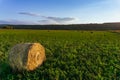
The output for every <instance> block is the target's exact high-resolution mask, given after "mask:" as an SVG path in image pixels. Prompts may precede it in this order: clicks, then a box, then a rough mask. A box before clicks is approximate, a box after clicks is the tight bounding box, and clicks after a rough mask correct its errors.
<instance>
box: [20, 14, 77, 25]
mask: <svg viewBox="0 0 120 80" xmlns="http://www.w3.org/2000/svg"><path fill="white" fill-rule="evenodd" d="M19 14H21V15H28V16H34V17H40V18H42V19H43V20H38V22H39V24H68V23H70V22H71V23H72V22H74V21H75V20H76V18H72V17H63V18H62V17H53V16H44V15H40V14H36V13H31V12H19Z"/></svg>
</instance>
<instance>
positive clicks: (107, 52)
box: [0, 30, 120, 80]
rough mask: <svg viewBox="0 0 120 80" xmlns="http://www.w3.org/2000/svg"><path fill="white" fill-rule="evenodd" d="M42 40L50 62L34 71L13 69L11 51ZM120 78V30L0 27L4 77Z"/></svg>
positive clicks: (42, 79)
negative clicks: (17, 45) (10, 57)
mask: <svg viewBox="0 0 120 80" xmlns="http://www.w3.org/2000/svg"><path fill="white" fill-rule="evenodd" d="M27 42H32V43H33V42H40V43H41V44H42V45H43V46H44V47H45V50H46V57H47V60H46V62H45V63H44V64H43V65H42V66H41V67H39V68H37V69H36V70H35V71H32V72H27V71H23V72H21V73H20V72H12V70H11V68H10V67H9V65H8V58H7V57H8V53H9V50H10V49H11V48H12V47H13V46H14V45H15V44H18V43H27ZM116 79H117V80H119V79H120V33H113V32H110V31H51V30H49V31H48V30H0V80H116Z"/></svg>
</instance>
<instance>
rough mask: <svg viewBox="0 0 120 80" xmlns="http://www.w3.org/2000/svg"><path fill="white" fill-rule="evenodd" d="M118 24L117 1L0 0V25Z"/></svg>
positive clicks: (118, 10) (119, 14)
mask: <svg viewBox="0 0 120 80" xmlns="http://www.w3.org/2000/svg"><path fill="white" fill-rule="evenodd" d="M105 22H120V0H0V24H86V23H105Z"/></svg>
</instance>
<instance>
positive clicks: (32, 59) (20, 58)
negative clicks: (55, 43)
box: [8, 43, 46, 71]
mask: <svg viewBox="0 0 120 80" xmlns="http://www.w3.org/2000/svg"><path fill="white" fill-rule="evenodd" d="M8 59H9V64H10V66H11V67H12V69H13V70H18V71H22V70H27V71H31V70H34V69H36V68H37V67H38V66H40V65H41V64H42V63H43V61H45V60H46V56H45V49H44V47H43V46H42V45H41V44H39V43H24V44H17V45H15V46H14V47H13V48H12V49H11V51H10V53H9V55H8Z"/></svg>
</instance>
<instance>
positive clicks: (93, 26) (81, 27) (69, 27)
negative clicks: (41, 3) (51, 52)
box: [2, 23, 120, 30]
mask: <svg viewBox="0 0 120 80" xmlns="http://www.w3.org/2000/svg"><path fill="white" fill-rule="evenodd" d="M8 26H9V27H8ZM2 28H4V29H5V28H8V29H40V30H120V23H104V24H71V25H7V26H3V27H2Z"/></svg>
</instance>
